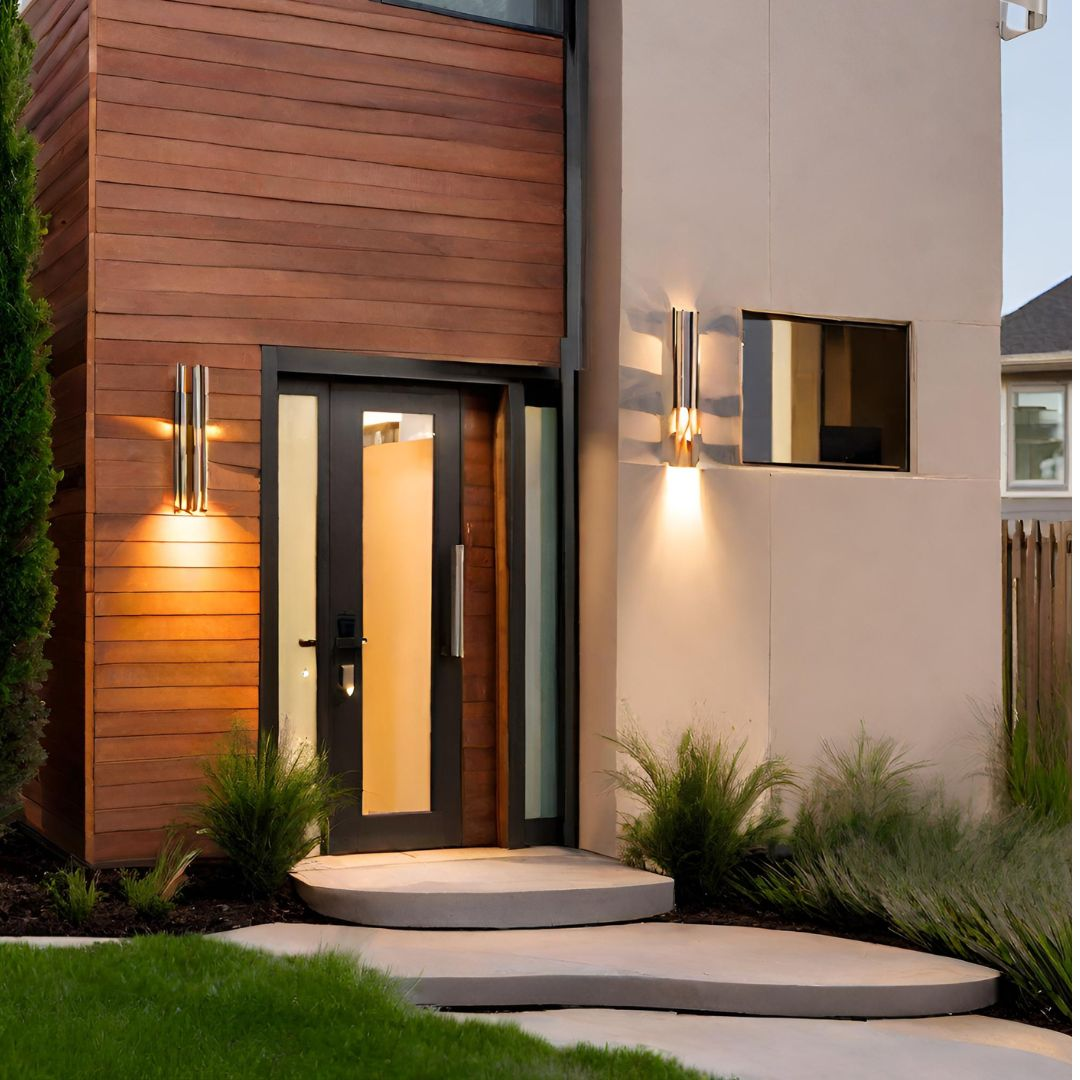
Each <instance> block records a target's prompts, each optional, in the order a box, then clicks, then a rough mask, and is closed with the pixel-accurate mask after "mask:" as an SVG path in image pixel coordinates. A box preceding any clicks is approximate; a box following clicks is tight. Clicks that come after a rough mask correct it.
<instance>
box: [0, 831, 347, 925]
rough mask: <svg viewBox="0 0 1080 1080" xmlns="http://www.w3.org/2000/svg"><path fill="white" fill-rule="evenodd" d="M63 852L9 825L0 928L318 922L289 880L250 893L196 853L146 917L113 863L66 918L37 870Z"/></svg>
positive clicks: (0, 872)
mask: <svg viewBox="0 0 1080 1080" xmlns="http://www.w3.org/2000/svg"><path fill="white" fill-rule="evenodd" d="M67 865H69V863H68V860H67V859H66V858H65V857H64V856H62V855H60V854H59V853H57V852H55V851H54V850H52V849H51V848H48V847H46V846H45V845H44V844H42V843H40V842H39V841H37V840H36V839H35V838H34V837H33V836H32V835H31V834H30V833H29V832H28V831H26V830H24V829H22V828H21V827H18V826H16V827H15V828H12V829H10V830H9V831H8V832H7V833H6V834H5V835H3V836H2V837H0V936H3V935H18V936H27V937H42V936H55V937H81V936H86V937H130V936H131V935H132V934H209V933H214V932H215V931H218V930H234V929H236V928H237V927H241V926H254V925H256V924H258V923H270V922H286V923H289V922H308V923H326V922H332V921H333V920H331V919H326V918H323V916H321V915H317V914H316V913H315V912H314V911H312V910H311V909H310V908H308V907H306V906H305V905H304V903H303V901H302V900H300V898H299V897H298V896H297V895H296V892H295V890H294V889H293V886H292V883H291V882H289V883H288V884H287V885H285V886H284V887H283V888H282V889H281V891H280V892H279V893H278V894H277V895H276V896H274V897H272V898H271V899H269V900H252V899H251V898H250V897H247V896H245V895H244V894H243V892H242V891H241V890H240V888H239V887H238V883H237V880H236V875H235V874H234V873H232V872H231V871H230V870H229V868H228V866H226V865H225V864H223V863H221V862H212V861H209V860H198V859H197V860H196V861H195V863H194V864H193V866H192V867H191V869H190V870H189V871H188V880H187V883H186V884H185V885H184V888H183V890H182V892H181V893H180V896H179V899H178V901H177V904H176V907H175V908H174V909H173V910H172V911H171V912H169V914H168V915H166V916H165V918H163V919H160V920H156V921H153V922H147V921H146V920H144V919H140V918H139V917H138V916H137V915H136V914H135V913H134V912H133V911H132V910H131V908H129V907H128V906H127V904H126V903H125V901H124V894H123V891H122V890H121V888H120V880H119V871H116V870H100V871H98V889H99V890H100V891H101V892H102V893H104V896H103V897H102V898H101V899H100V900H99V901H98V904H97V907H96V908H95V909H94V913H93V914H92V915H91V917H90V918H89V920H88V921H87V922H85V923H83V924H82V926H78V927H75V926H72V925H71V924H70V923H68V922H65V921H64V920H63V919H61V918H60V917H59V916H58V915H57V914H56V913H55V912H54V911H53V910H52V908H51V907H50V906H49V903H48V900H47V897H46V894H45V889H44V886H43V881H44V878H45V876H46V875H47V874H50V873H52V872H53V871H54V870H59V869H63V868H64V867H65V866H67Z"/></svg>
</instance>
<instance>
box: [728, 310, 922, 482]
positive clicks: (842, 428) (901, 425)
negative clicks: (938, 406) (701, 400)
mask: <svg viewBox="0 0 1080 1080" xmlns="http://www.w3.org/2000/svg"><path fill="white" fill-rule="evenodd" d="M742 402H743V423H742V459H743V461H744V462H747V463H752V464H762V465H818V466H843V467H848V468H868V469H906V468H907V467H908V332H907V327H905V326H884V325H870V324H865V323H844V322H833V321H827V320H818V319H800V318H792V317H788V316H784V317H781V316H775V315H753V314H746V315H744V316H743V361H742Z"/></svg>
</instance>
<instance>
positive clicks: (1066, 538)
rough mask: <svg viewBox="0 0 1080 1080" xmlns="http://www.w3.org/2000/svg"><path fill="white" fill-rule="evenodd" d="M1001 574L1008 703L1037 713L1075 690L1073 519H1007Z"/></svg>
mask: <svg viewBox="0 0 1080 1080" xmlns="http://www.w3.org/2000/svg"><path fill="white" fill-rule="evenodd" d="M1001 574H1002V583H1001V588H1002V662H1003V678H1002V684H1003V690H1004V703H1005V708H1006V710H1007V711H1008V713H1009V715H1014V714H1015V713H1016V712H1017V711H1022V712H1024V713H1025V714H1026V715H1028V716H1032V717H1034V716H1037V715H1038V714H1039V712H1040V711H1042V710H1046V709H1049V708H1052V707H1053V705H1054V703H1055V700H1056V699H1057V698H1058V696H1059V695H1060V694H1062V693H1065V694H1066V695H1067V694H1068V691H1069V684H1070V680H1071V663H1072V661H1071V645H1072V625H1071V614H1072V523H1071V522H1064V523H1044V522H1041V521H1032V522H1030V523H1028V522H1024V521H1017V522H1015V523H1014V524H1013V526H1012V527H1011V528H1010V526H1009V524H1008V523H1005V524H1004V525H1003V528H1002V532H1001ZM1070 708H1071V706H1070Z"/></svg>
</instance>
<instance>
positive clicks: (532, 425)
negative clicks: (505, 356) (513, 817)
mask: <svg viewBox="0 0 1080 1080" xmlns="http://www.w3.org/2000/svg"><path fill="white" fill-rule="evenodd" d="M558 519H559V501H558V419H557V416H556V411H555V410H554V409H551V408H535V407H532V406H530V407H527V408H526V409H525V816H526V818H549V817H556V816H557V815H558V812H559V811H558V801H559V781H558V775H559V774H558V760H559V703H558V685H559V684H558V609H559V555H558Z"/></svg>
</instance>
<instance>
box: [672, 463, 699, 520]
mask: <svg viewBox="0 0 1080 1080" xmlns="http://www.w3.org/2000/svg"><path fill="white" fill-rule="evenodd" d="M664 520H665V521H666V522H667V523H668V524H669V525H671V526H672V527H673V528H674V529H677V530H679V531H684V530H691V529H700V528H701V522H702V515H701V470H700V469H697V468H691V469H685V468H678V467H677V466H670V465H668V466H665V467H664Z"/></svg>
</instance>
